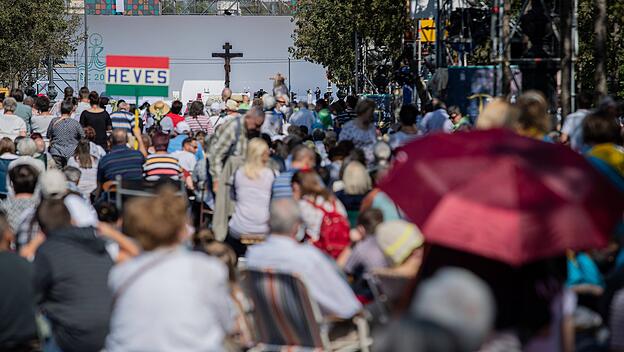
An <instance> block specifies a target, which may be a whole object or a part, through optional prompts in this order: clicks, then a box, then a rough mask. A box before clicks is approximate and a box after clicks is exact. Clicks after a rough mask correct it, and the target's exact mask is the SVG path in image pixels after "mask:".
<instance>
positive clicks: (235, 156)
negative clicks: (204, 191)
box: [208, 106, 264, 241]
mask: <svg viewBox="0 0 624 352" xmlns="http://www.w3.org/2000/svg"><path fill="white" fill-rule="evenodd" d="M263 122H264V111H262V108H260V107H257V106H253V107H252V108H251V109H249V111H248V112H247V113H246V114H245V115H244V116H239V117H236V118H233V119H231V120H230V121H227V122H226V123H225V124H223V126H221V127H220V128H219V129H218V130H217V132H216V133H215V134H214V136H213V138H212V143H211V145H210V149H209V153H208V163H209V172H210V176H211V177H212V190H213V192H214V193H215V194H216V197H215V207H214V216H213V220H212V226H213V231H214V233H215V235H216V238H217V239H218V240H220V241H223V240H224V239H225V237H226V235H227V232H228V219H229V217H230V216H231V215H232V213H233V212H234V204H233V202H232V200H231V198H230V193H229V192H230V186H229V185H228V183H229V182H228V181H229V180H230V179H231V178H232V175H233V173H234V171H235V170H236V169H237V168H238V167H239V166H240V165H242V158H243V156H244V155H245V154H246V153H247V143H248V141H249V140H250V139H252V138H254V137H257V136H259V134H260V127H261V126H262V123H263Z"/></svg>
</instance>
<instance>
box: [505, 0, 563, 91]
mask: <svg viewBox="0 0 624 352" xmlns="http://www.w3.org/2000/svg"><path fill="white" fill-rule="evenodd" d="M502 1H503V28H502V29H503V31H502V32H503V36H502V41H501V42H502V43H501V45H502V51H503V52H502V55H503V62H502V65H503V87H502V93H503V95H504V96H508V95H509V94H510V93H511V67H509V60H510V59H511V45H510V42H511V38H510V35H509V30H510V28H509V27H510V25H509V21H510V19H509V15H510V12H511V0H502ZM563 2H565V1H563Z"/></svg>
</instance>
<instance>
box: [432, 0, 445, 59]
mask: <svg viewBox="0 0 624 352" xmlns="http://www.w3.org/2000/svg"><path fill="white" fill-rule="evenodd" d="M436 10H437V12H436V24H435V26H436V67H446V55H445V54H446V53H445V52H444V48H443V44H444V43H443V40H442V39H443V38H442V37H443V36H444V29H443V28H442V23H443V22H442V18H441V16H442V8H441V5H440V0H436Z"/></svg>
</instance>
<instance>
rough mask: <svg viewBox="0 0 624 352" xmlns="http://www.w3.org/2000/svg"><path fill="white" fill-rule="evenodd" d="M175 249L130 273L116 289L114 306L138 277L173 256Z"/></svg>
mask: <svg viewBox="0 0 624 352" xmlns="http://www.w3.org/2000/svg"><path fill="white" fill-rule="evenodd" d="M174 251H175V249H170V250H167V251H166V252H164V253H163V254H161V255H159V256H158V257H156V258H154V259H152V260H150V261H149V262H147V263H145V264H144V265H143V266H142V267H140V268H139V269H137V271H135V272H134V273H132V275H130V277H128V278H127V279H126V281H124V282H123V283H122V284H121V285H119V288H118V289H117V291H115V292H114V293H113V303H112V306H113V307H115V304H116V303H117V300H119V298H120V297H121V296H122V295H123V294H124V292H126V291H128V288H130V287H131V286H132V284H134V283H135V282H137V281H138V279H139V278H140V277H141V276H143V274H145V273H146V272H148V271H149V270H150V269H153V268H155V267H156V266H158V264H161V263H163V262H165V260H167V259H169V258H172V256H171V255H170V254H172V253H173V252H174Z"/></svg>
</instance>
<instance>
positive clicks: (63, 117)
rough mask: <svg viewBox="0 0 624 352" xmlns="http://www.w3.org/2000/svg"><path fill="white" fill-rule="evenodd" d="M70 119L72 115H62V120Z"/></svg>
mask: <svg viewBox="0 0 624 352" xmlns="http://www.w3.org/2000/svg"><path fill="white" fill-rule="evenodd" d="M69 117H71V115H70V114H62V115H61V118H62V119H66V118H69Z"/></svg>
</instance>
